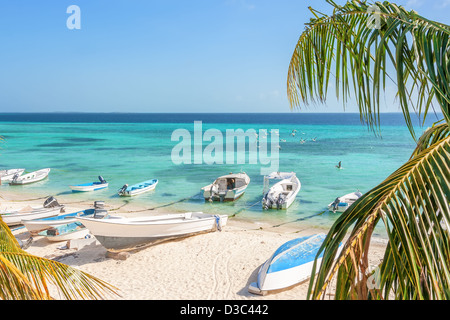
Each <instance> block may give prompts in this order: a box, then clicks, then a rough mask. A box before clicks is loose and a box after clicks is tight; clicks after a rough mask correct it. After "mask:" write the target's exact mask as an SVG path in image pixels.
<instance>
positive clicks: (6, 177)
mask: <svg viewBox="0 0 450 320" xmlns="http://www.w3.org/2000/svg"><path fill="white" fill-rule="evenodd" d="M24 171H25V169H9V170H2V171H0V182H1V183H5V182H6V183H9V182H11V181H12V180H13V178H14V176H15V175H16V174H18V175H19V176H20V175H21V174H22V173H23V172H24Z"/></svg>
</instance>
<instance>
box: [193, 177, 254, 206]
mask: <svg viewBox="0 0 450 320" xmlns="http://www.w3.org/2000/svg"><path fill="white" fill-rule="evenodd" d="M249 183H250V177H249V176H248V175H247V174H246V173H245V172H243V173H230V174H228V175H224V176H221V177H219V178H217V179H216V180H215V181H214V182H213V183H212V184H209V185H207V186H205V187H203V188H201V190H202V191H203V197H204V198H205V200H210V201H234V200H236V199H238V198H239V197H240V196H242V195H243V194H244V192H245V190H246V189H247V187H248V184H249Z"/></svg>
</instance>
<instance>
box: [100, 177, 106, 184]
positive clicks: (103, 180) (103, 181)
mask: <svg viewBox="0 0 450 320" xmlns="http://www.w3.org/2000/svg"><path fill="white" fill-rule="evenodd" d="M98 180H100V182H101V183H106V180H105V179H103V177H102V176H98Z"/></svg>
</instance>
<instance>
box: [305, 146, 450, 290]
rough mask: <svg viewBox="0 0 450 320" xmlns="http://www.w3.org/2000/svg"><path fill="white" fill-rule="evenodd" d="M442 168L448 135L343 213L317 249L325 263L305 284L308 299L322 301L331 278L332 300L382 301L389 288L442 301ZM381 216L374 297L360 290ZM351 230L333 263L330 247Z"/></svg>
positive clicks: (449, 219)
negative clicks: (385, 241) (382, 245)
mask: <svg viewBox="0 0 450 320" xmlns="http://www.w3.org/2000/svg"><path fill="white" fill-rule="evenodd" d="M443 164H444V166H445V164H447V165H448V164H450V137H446V138H444V139H442V140H441V141H438V142H436V143H435V144H433V145H431V146H430V147H429V148H427V149H425V150H423V151H422V152H421V153H419V154H418V155H417V156H415V157H413V158H412V159H410V160H409V161H408V162H407V163H406V164H404V165H403V166H402V167H401V168H399V169H398V170H397V171H396V172H394V173H393V174H392V175H391V176H389V177H388V178H387V179H386V180H385V181H383V182H382V183H381V184H380V185H378V186H377V187H375V188H374V189H372V190H370V191H369V192H367V193H366V194H364V195H363V196H362V197H361V198H360V199H358V201H356V202H355V203H354V204H353V205H352V206H351V207H350V208H349V209H347V211H346V212H344V213H343V214H342V215H341V216H340V217H339V218H338V219H337V221H336V223H335V224H334V225H333V227H332V228H331V229H330V231H329V233H328V235H327V238H326V240H325V241H324V244H323V245H322V247H321V250H320V252H324V258H323V261H322V265H321V267H320V269H319V273H318V276H317V277H316V278H314V277H313V279H312V280H313V281H311V282H310V294H311V296H310V297H312V298H321V297H323V296H324V293H325V291H326V289H327V288H328V285H329V284H330V282H331V280H332V278H333V276H334V275H335V274H336V273H338V275H337V279H339V280H340V281H339V282H338V285H337V289H336V293H335V294H336V298H337V299H348V298H361V299H362V298H367V297H372V298H373V297H377V298H380V297H382V298H387V297H388V296H389V294H391V293H392V289H393V288H394V287H395V288H396V290H395V293H394V295H395V296H396V298H403V299H416V298H422V299H425V298H430V297H432V298H444V297H446V295H447V293H446V291H445V289H446V288H448V287H449V286H450V272H449V268H450V261H449V257H450V243H449V240H450V239H449V234H448V228H449V227H450V208H449V200H450V199H449V198H448V195H450V190H449V185H450V170H442V166H443ZM447 169H448V168H447ZM431 172H435V174H431ZM380 219H381V220H382V221H383V222H384V225H385V227H386V229H387V234H388V236H389V245H388V249H387V250H386V254H385V257H384V260H383V262H382V264H381V265H380V266H379V268H380V270H381V279H380V283H379V291H378V292H377V293H376V294H375V293H374V292H369V290H368V288H367V286H366V281H367V277H368V275H367V268H368V262H367V259H368V257H367V249H368V247H369V244H370V239H371V232H372V230H373V228H374V226H375V225H376V224H377V222H379V221H380ZM351 227H353V231H352V233H351V235H350V238H349V240H348V241H347V242H346V244H345V247H344V249H343V250H342V253H341V255H340V256H339V257H338V259H337V260H336V261H334V259H335V252H336V248H337V246H338V244H339V242H341V241H342V240H343V239H344V237H345V235H346V232H347V231H348V230H349V229H350V228H351ZM320 252H319V254H320ZM425 283H427V284H428V286H425V285H424V284H425ZM362 294H365V295H366V296H361V295H362Z"/></svg>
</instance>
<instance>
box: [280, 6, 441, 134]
mask: <svg viewBox="0 0 450 320" xmlns="http://www.w3.org/2000/svg"><path fill="white" fill-rule="evenodd" d="M327 2H328V3H330V4H331V5H332V6H333V7H334V11H333V14H332V15H330V16H328V15H324V14H321V16H318V15H317V13H316V11H314V10H313V9H311V10H312V12H313V13H314V14H315V16H316V18H313V19H311V21H310V23H308V24H307V26H306V29H305V31H304V32H303V33H302V34H301V36H300V38H299V41H298V42H297V45H296V48H295V50H294V53H293V55H292V58H291V62H290V65H289V70H288V81H287V90H288V97H289V101H290V104H291V108H296V107H301V104H304V105H308V104H310V103H311V102H317V101H318V102H324V101H325V100H326V98H327V94H328V87H329V86H328V83H329V78H330V76H334V77H335V79H336V80H335V88H336V95H337V96H338V97H339V98H340V99H342V101H343V103H344V107H345V105H346V102H347V101H348V98H349V96H350V93H351V88H352V87H353V93H354V98H355V99H356V102H357V104H358V107H359V111H360V114H361V120H362V121H363V122H364V123H366V124H367V125H368V126H369V127H370V128H371V129H372V130H376V129H377V128H379V124H380V121H379V113H380V101H381V98H380V97H381V93H382V92H383V91H384V89H385V88H386V84H387V81H390V82H391V83H392V84H394V85H396V86H397V87H398V91H397V97H398V99H399V102H400V107H401V109H402V111H403V114H404V116H405V120H406V123H407V126H408V128H409V130H410V132H411V134H412V136H413V137H414V138H415V132H414V128H413V123H412V120H411V117H410V113H412V112H416V113H417V114H418V115H419V116H421V117H423V118H424V119H425V118H426V116H427V114H428V112H429V109H430V106H431V105H432V102H433V99H434V98H435V99H436V100H437V101H438V103H439V105H440V107H441V111H442V112H443V114H444V118H445V119H446V120H450V109H449V98H448V94H449V87H448V84H449V82H450V81H448V79H450V70H449V67H450V65H449V60H450V59H449V51H450V50H449V49H450V45H449V41H448V37H449V35H450V27H449V26H447V25H444V24H440V23H436V22H432V21H429V20H427V19H425V18H423V17H421V16H419V15H417V13H415V12H413V11H412V12H408V11H406V10H405V9H403V8H402V7H398V6H396V5H395V4H392V3H388V2H383V3H380V2H376V3H375V4H376V6H377V8H379V16H380V28H379V29H376V28H375V29H371V28H368V22H369V19H370V17H371V16H372V15H373V13H371V11H370V10H369V8H370V7H371V4H369V3H367V2H366V1H358V2H357V1H353V2H348V3H347V4H346V5H344V6H339V5H337V4H335V3H334V2H333V1H332V0H327ZM441 64H442V65H441ZM438 65H440V67H437V66H438Z"/></svg>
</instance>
